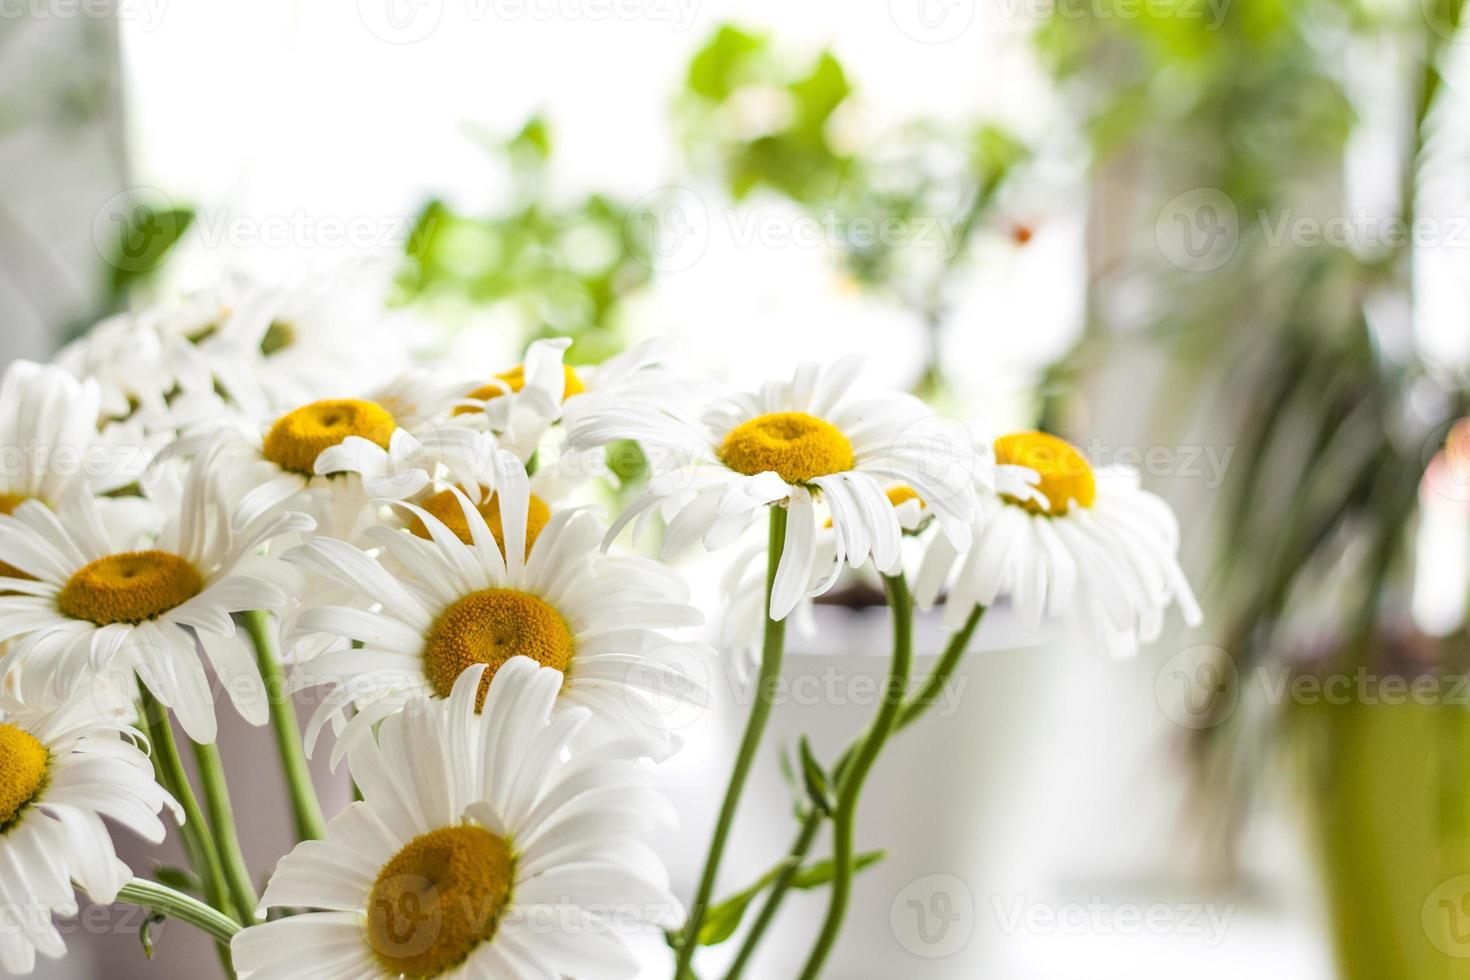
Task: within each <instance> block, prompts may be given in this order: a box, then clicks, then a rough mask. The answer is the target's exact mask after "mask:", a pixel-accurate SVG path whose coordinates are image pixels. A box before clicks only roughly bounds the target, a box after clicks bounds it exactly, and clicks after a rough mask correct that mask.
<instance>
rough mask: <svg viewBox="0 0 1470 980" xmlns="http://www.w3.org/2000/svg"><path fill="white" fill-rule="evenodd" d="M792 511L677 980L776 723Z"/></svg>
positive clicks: (776, 551) (776, 545)
mask: <svg viewBox="0 0 1470 980" xmlns="http://www.w3.org/2000/svg"><path fill="white" fill-rule="evenodd" d="M786 517H787V514H786V508H784V507H781V506H779V505H776V506H772V507H771V532H770V538H769V541H768V542H767V545H766V626H765V640H764V643H763V644H762V650H761V666H760V672H759V674H758V676H757V679H756V687H755V699H754V700H753V702H752V703H751V706H750V718H749V719H748V720H747V721H746V723H745V734H744V736H743V737H742V738H741V740H740V751H739V753H738V754H737V755H736V756H735V769H734V771H733V772H731V773H730V784H729V786H728V787H726V789H725V802H724V803H723V804H722V805H721V807H720V817H719V820H718V822H717V823H716V824H715V835H714V838H713V839H712V840H711V841H710V848H709V856H708V857H707V858H706V859H705V862H704V873H703V875H701V877H700V879H699V891H698V893H697V894H696V895H695V897H694V905H693V906H692V907H691V908H690V910H689V922H688V924H687V925H686V926H685V927H684V932H683V939H682V941H681V942H680V943H679V956H678V961H677V965H676V967H675V969H674V977H675V980H688V978H690V977H692V976H693V972H692V971H691V969H690V964H691V962H692V961H693V959H694V950H695V949H696V948H697V947H698V946H699V927H700V926H701V925H702V924H703V922H704V914H705V911H706V910H707V909H708V908H709V901H710V895H711V894H712V893H713V892H714V888H715V878H716V877H717V876H718V875H719V872H720V860H721V858H722V857H724V853H725V842H726V840H727V839H728V838H729V836H730V827H731V825H732V824H733V823H734V821H735V810H736V808H737V807H738V806H739V805H740V794H741V793H742V792H743V791H744V789H745V781H746V777H748V776H749V775H750V767H751V764H752V763H753V762H754V761H755V754H756V750H757V749H758V748H759V747H760V742H761V736H762V735H764V734H765V730H766V722H767V721H768V720H769V719H770V717H771V701H772V695H773V694H774V692H775V688H776V684H777V682H778V681H779V680H780V677H781V657H782V655H783V653H784V651H785V647H786V623H785V621H784V620H783V621H780V622H777V621H776V620H773V619H772V618H771V592H772V590H773V589H774V587H775V584H776V569H777V567H778V566H779V565H780V563H781V552H782V550H783V549H784V548H785V546H786Z"/></svg>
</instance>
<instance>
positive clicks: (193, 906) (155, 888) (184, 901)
mask: <svg viewBox="0 0 1470 980" xmlns="http://www.w3.org/2000/svg"><path fill="white" fill-rule="evenodd" d="M117 900H118V901H119V902H125V903H127V904H128V905H137V906H139V907H140V908H145V909H152V910H153V911H154V912H157V913H159V914H161V915H166V916H168V917H170V918H173V919H179V920H180V921H182V922H187V923H189V924H190V925H192V926H197V927H198V928H200V929H203V930H204V931H205V932H207V933H209V934H210V935H211V936H213V937H214V938H215V939H216V940H218V941H219V942H220V943H221V944H223V945H224V946H226V947H227V948H228V946H229V942H230V939H231V938H232V937H233V936H234V935H235V933H237V932H239V931H240V923H238V922H236V921H235V920H234V919H232V918H230V917H229V916H228V915H225V914H224V913H223V912H221V911H219V909H215V908H211V907H210V906H208V905H205V904H204V903H203V902H201V901H199V900H198V899H197V898H192V897H190V896H188V895H185V894H184V893H183V892H179V891H174V890H173V889H172V888H170V887H168V886H167V885H161V884H159V883H158V882H156V881H149V880H147V879H146V878H134V879H133V880H132V881H130V882H128V883H127V884H126V885H123V886H122V890H121V891H120V892H118V893H117Z"/></svg>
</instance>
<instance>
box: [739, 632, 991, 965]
mask: <svg viewBox="0 0 1470 980" xmlns="http://www.w3.org/2000/svg"><path fill="white" fill-rule="evenodd" d="M984 615H985V607H984V606H976V607H975V608H974V609H973V610H972V611H971V612H970V616H969V618H968V619H966V620H965V625H964V626H963V627H961V628H960V630H959V631H958V632H956V633H955V634H954V635H953V636H951V637H950V638H949V644H948V645H947V646H946V647H945V648H944V652H943V653H942V654H941V655H940V657H939V659H938V660H937V661H935V663H934V669H933V670H932V671H930V672H929V677H928V679H927V680H925V681H924V686H923V687H921V688H919V690H917V691H915V692H914V694H913V696H911V697H910V698H909V699H908V700H907V701H905V702H904V705H903V708H902V710H900V711H899V713H898V721H897V723H896V728H895V730H902V729H904V728H907V727H908V726H909V725H912V724H913V723H914V722H915V721H917V720H918V719H919V718H920V717H922V716H923V715H924V713H925V712H926V711H928V710H929V709H930V708H931V707H932V706H933V705H934V704H935V702H936V701H937V700H938V698H939V693H940V692H941V691H943V690H944V686H945V685H946V684H948V683H949V679H950V677H951V676H952V675H953V674H954V670H955V668H956V667H957V666H959V662H960V659H961V658H962V657H964V655H965V651H966V650H967V649H968V647H969V645H970V638H971V637H972V636H974V635H975V629H976V627H978V626H979V625H980V620H981V618H982V617H983V616H984ZM856 751H857V743H856V742H854V743H853V744H852V745H849V746H848V747H847V749H846V751H844V752H843V753H842V756H841V758H840V759H839V760H838V763H837V767H836V769H835V773H836V780H835V782H837V783H838V784H839V785H840V784H841V781H842V778H843V776H844V775H845V774H846V771H847V767H848V766H849V765H850V764H851V762H852V758H853V754H854V753H855V752H856ZM823 819H824V815H823V814H822V812H821V811H820V810H817V809H815V808H813V809H811V810H809V811H808V812H807V815H806V818H805V819H804V820H803V821H802V823H801V830H800V831H798V832H797V835H796V840H795V841H794V842H793V843H792V845H791V849H790V850H789V851H787V857H788V859H789V861H790V863H789V864H788V866H787V868H786V870H785V871H783V872H782V873H781V874H780V875H779V876H778V877H777V878H776V880H775V881H774V882H772V884H771V893H770V894H769V895H767V896H766V901H765V904H764V905H762V906H761V910H760V914H759V915H757V916H756V918H755V922H754V923H752V925H751V927H750V931H749V932H747V933H746V934H745V938H744V939H743V940H742V941H741V944H740V952H739V953H738V954H737V955H736V957H735V961H734V962H733V963H732V964H731V965H730V969H729V972H727V973H726V974H725V980H737V978H738V977H739V976H740V975H741V973H743V972H744V970H745V968H746V967H747V966H748V965H749V964H750V958H751V956H752V955H754V953H755V951H756V948H757V947H758V946H759V945H760V942H761V940H762V939H763V938H764V937H765V933H766V930H767V929H768V928H770V925H771V922H772V921H773V920H774V919H775V918H776V912H777V910H778V909H779V908H780V907H781V902H782V901H783V900H784V899H785V898H786V893H787V892H788V891H789V890H790V888H791V882H792V879H794V878H795V877H796V872H797V869H799V868H800V867H801V865H802V863H803V862H804V861H805V860H806V856H807V854H808V853H809V852H810V851H811V848H812V844H813V843H815V842H816V839H817V832H818V831H819V830H820V829H821V827H822V820H823Z"/></svg>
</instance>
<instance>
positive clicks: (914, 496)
mask: <svg viewBox="0 0 1470 980" xmlns="http://www.w3.org/2000/svg"><path fill="white" fill-rule="evenodd" d="M887 493H888V502H889V503H890V504H892V505H893V506H895V507H897V506H898V505H900V504H906V503H908V502H909V501H910V500H917V501H918V502H919V509H920V510H923V509H924V506H925V505H924V500H923V498H922V497H920V496H919V491H917V490H915V489H914V488H913V487H911V486H909V485H908V484H907V483H903V484H900V485H899V486H896V487H889V488H888V490H887Z"/></svg>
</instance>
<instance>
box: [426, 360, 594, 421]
mask: <svg viewBox="0 0 1470 980" xmlns="http://www.w3.org/2000/svg"><path fill="white" fill-rule="evenodd" d="M561 370H562V376H563V378H564V379H565V382H564V385H563V388H562V393H561V400H562V401H566V400H567V399H568V398H571V397H572V396H573V395H580V394H581V393H582V392H584V391H586V390H587V386H586V385H585V384H583V383H582V379H581V378H579V377H578V376H577V372H576V371H574V370H572V366H571V365H570V364H563V365H562V366H561ZM495 378H496V380H497V381H499V382H501V383H500V384H493V383H492V384H487V385H481V386H480V387H479V388H476V389H475V390H474V391H472V392H470V393H469V397H470V398H473V399H474V400H475V401H479V402H488V401H489V400H490V399H492V398H499V397H500V396H501V395H503V394H505V393H506V389H507V388H509V389H510V390H511V392H512V393H514V392H517V391H520V390H521V389H522V388H524V387H526V366H525V365H524V364H517V365H516V366H515V367H513V368H511V369H510V370H509V371H502V372H501V373H500V374H497V375H496V376H495ZM478 411H482V410H481V409H479V408H476V407H475V406H473V405H461V406H459V407H458V408H456V409H455V410H454V414H455V415H464V414H466V413H468V412H478Z"/></svg>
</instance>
